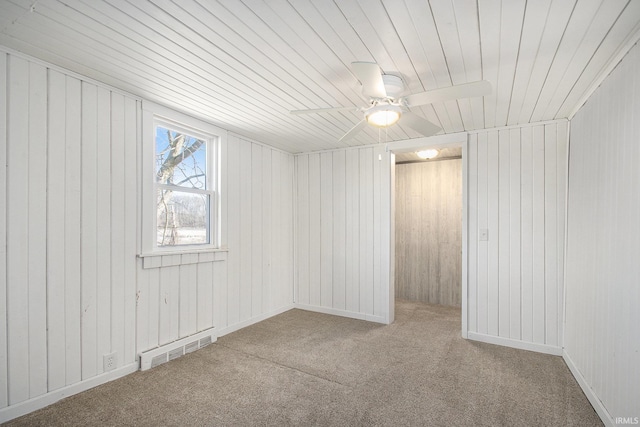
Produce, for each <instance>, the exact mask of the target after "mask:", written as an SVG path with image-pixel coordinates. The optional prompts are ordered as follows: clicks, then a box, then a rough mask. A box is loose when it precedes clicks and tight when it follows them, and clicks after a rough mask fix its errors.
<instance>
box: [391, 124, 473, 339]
mask: <svg viewBox="0 0 640 427" xmlns="http://www.w3.org/2000/svg"><path fill="white" fill-rule="evenodd" d="M429 139H431V140H432V141H429V142H427V141H420V142H419V143H417V144H415V145H411V146H407V145H404V146H402V147H396V148H391V147H390V150H391V151H392V152H393V154H394V156H392V159H393V160H392V169H393V172H392V174H391V176H392V177H393V178H392V194H391V204H392V210H391V211H392V215H391V221H392V224H391V226H392V229H393V230H394V231H393V232H392V239H391V246H392V247H391V253H392V259H391V260H390V261H391V266H392V269H393V273H392V275H391V277H390V281H391V282H392V288H393V289H392V290H390V296H391V297H392V299H393V304H395V300H396V298H397V299H399V300H408V301H416V302H423V303H428V304H438V305H444V306H452V307H459V308H460V309H461V317H462V319H461V320H462V336H463V337H464V338H466V336H467V334H466V330H467V324H466V323H467V322H466V321H467V319H466V309H467V308H466V306H467V304H466V297H467V292H466V287H467V280H466V273H467V272H466V250H467V245H466V239H467V236H466V234H467V233H466V227H467V218H466V216H467V215H466V211H467V205H466V175H467V174H466V145H467V142H466V135H464V137H460V136H459V137H458V138H457V139H458V141H457V142H449V141H450V139H449V141H447V142H441V141H438V139H439V138H438V137H435V138H429ZM408 142H409V141H407V143H408ZM425 149H437V150H438V151H439V152H438V155H437V156H436V157H434V158H431V159H426V160H425V159H420V158H419V157H418V156H417V155H416V152H418V151H420V150H425Z"/></svg>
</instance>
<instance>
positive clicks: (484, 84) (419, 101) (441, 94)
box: [404, 80, 491, 107]
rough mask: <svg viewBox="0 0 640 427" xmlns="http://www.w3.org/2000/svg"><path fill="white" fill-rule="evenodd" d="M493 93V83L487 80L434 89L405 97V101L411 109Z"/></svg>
mask: <svg viewBox="0 0 640 427" xmlns="http://www.w3.org/2000/svg"><path fill="white" fill-rule="evenodd" d="M490 93H491V83H489V82H488V81H486V80H481V81H479V82H472V83H464V84H461V85H455V86H451V87H444V88H442V89H434V90H429V91H426V92H421V93H414V94H413V95H409V96H405V97H404V99H405V101H406V102H407V104H408V105H409V107H415V106H417V105H426V104H433V103H434V102H442V101H449V100H451V99H460V98H475V97H478V96H484V95H489V94H490Z"/></svg>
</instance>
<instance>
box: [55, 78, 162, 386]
mask: <svg viewBox="0 0 640 427" xmlns="http://www.w3.org/2000/svg"><path fill="white" fill-rule="evenodd" d="M97 121H98V124H97V132H96V134H97V139H98V140H97V148H96V153H97V157H96V161H97V165H96V173H97V180H98V183H97V193H98V194H99V195H105V196H104V197H98V200H97V206H96V224H97V227H98V228H97V231H96V241H97V242H99V244H98V245H97V247H96V256H97V258H98V260H99V262H98V265H97V269H96V277H97V281H96V289H97V291H96V301H97V303H96V304H97V305H96V322H97V349H96V366H97V372H98V374H100V373H102V372H103V371H104V370H103V361H102V357H103V355H105V354H108V353H111V226H110V225H111V197H106V195H107V194H111V191H112V186H111V163H112V160H111V93H110V91H109V90H107V89H105V88H101V87H99V88H98V105H97ZM49 126H51V122H50V125H49ZM50 144H51V142H50ZM107 224H109V226H107ZM150 283H152V284H153V285H154V286H156V288H157V289H158V293H157V294H156V295H157V300H159V299H160V293H159V286H158V285H156V284H157V283H158V282H153V281H150ZM158 316H159V313H158ZM156 339H159V336H157V335H156Z"/></svg>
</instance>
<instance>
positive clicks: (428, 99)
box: [291, 62, 491, 141]
mask: <svg viewBox="0 0 640 427" xmlns="http://www.w3.org/2000/svg"><path fill="white" fill-rule="evenodd" d="M351 67H352V70H353V73H354V74H355V75H356V77H357V78H358V80H360V83H362V94H363V95H364V96H365V97H368V98H369V105H367V106H364V107H336V108H315V109H310V110H293V111H291V114H313V113H320V114H324V113H333V112H337V111H354V112H363V113H364V118H363V119H362V120H361V121H360V122H358V123H357V124H356V125H355V126H354V127H352V128H351V129H350V130H349V131H348V132H347V133H346V134H345V135H344V136H343V137H342V138H340V141H344V140H347V139H350V138H353V137H354V136H355V135H356V134H357V133H358V132H360V131H361V130H362V129H363V128H364V127H365V126H366V125H367V124H370V125H373V126H377V127H388V126H392V125H394V124H395V123H397V122H398V121H400V122H401V123H402V124H403V125H407V126H409V127H410V128H411V129H413V130H415V131H417V132H419V133H421V134H422V135H424V136H431V135H435V134H436V133H438V132H439V131H440V127H438V126H437V125H435V124H434V123H431V122H430V121H428V120H426V119H424V118H422V117H420V116H418V115H417V114H414V113H412V112H411V111H409V109H410V108H411V107H417V106H420V105H426V104H432V103H434V102H442V101H449V100H453V99H460V98H474V97H478V96H484V95H488V94H490V93H491V83H489V82H488V81H486V80H481V81H478V82H472V83H465V84H461V85H455V86H451V87H445V88H441V89H434V90H429V91H426V92H420V93H414V94H410V95H404V96H403V95H402V92H403V91H404V84H403V82H402V78H400V77H398V76H396V75H392V74H383V73H382V71H381V70H380V67H379V66H378V64H376V63H373V62H352V63H351Z"/></svg>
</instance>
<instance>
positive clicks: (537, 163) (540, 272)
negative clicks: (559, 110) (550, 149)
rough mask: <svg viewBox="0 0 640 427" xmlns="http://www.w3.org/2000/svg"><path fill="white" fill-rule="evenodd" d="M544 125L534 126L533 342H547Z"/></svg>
mask: <svg viewBox="0 0 640 427" xmlns="http://www.w3.org/2000/svg"><path fill="white" fill-rule="evenodd" d="M544 148H545V147H544V127H543V126H535V127H534V128H533V295H532V304H533V312H532V319H531V323H532V327H533V342H536V343H544V342H545V324H544V322H545V316H546V314H545V306H544V302H545V295H544V292H545V284H544V279H545V276H544V247H545V241H544V239H545V231H544V230H545V223H544V221H545V211H544V208H545V205H544V190H545V182H544V179H545V165H544V158H545V152H544Z"/></svg>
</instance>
